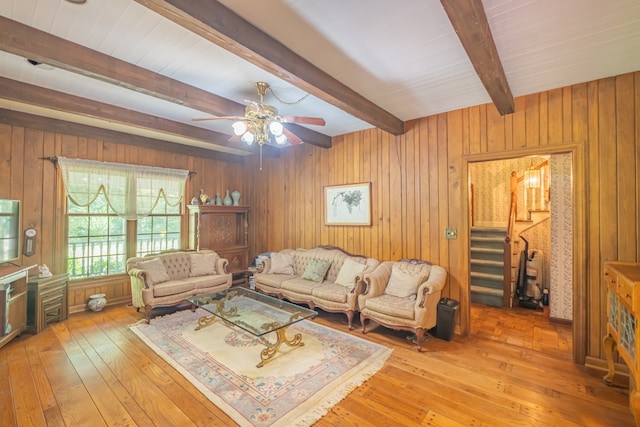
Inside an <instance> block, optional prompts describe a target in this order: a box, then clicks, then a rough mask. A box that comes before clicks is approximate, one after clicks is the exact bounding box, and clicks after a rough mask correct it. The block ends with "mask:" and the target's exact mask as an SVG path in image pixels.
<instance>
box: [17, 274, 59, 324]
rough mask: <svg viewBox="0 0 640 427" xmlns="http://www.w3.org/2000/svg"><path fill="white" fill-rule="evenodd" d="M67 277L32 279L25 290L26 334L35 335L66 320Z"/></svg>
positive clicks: (56, 276)
mask: <svg viewBox="0 0 640 427" xmlns="http://www.w3.org/2000/svg"><path fill="white" fill-rule="evenodd" d="M68 286H69V275H68V274H58V275H54V276H51V277H37V276H36V277H33V278H30V279H29V284H28V288H27V332H29V333H31V334H37V333H39V332H40V331H42V330H43V329H44V328H46V327H47V325H49V323H54V322H60V321H61V320H64V319H66V318H67V316H68V313H69V303H68Z"/></svg>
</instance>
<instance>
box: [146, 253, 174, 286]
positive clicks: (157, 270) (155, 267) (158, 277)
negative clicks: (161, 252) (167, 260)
mask: <svg viewBox="0 0 640 427" xmlns="http://www.w3.org/2000/svg"><path fill="white" fill-rule="evenodd" d="M138 268H139V269H141V270H144V271H145V272H147V277H148V278H149V279H150V280H151V283H152V284H153V285H157V284H159V283H163V282H167V281H169V280H171V278H170V277H169V275H168V274H167V270H165V268H164V264H163V263H162V261H161V260H160V258H151V259H149V260H147V261H140V262H139V263H138Z"/></svg>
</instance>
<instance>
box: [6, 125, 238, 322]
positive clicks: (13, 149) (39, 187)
mask: <svg viewBox="0 0 640 427" xmlns="http://www.w3.org/2000/svg"><path fill="white" fill-rule="evenodd" d="M54 156H63V157H69V158H82V159H88V160H99V161H105V162H117V163H129V164H137V165H145V166H159V167H166V168H176V169H188V170H190V171H193V172H195V174H194V175H192V177H191V178H190V179H189V180H187V192H186V194H185V198H186V199H187V201H190V200H191V198H192V197H193V195H198V194H199V192H200V188H203V189H204V190H205V191H207V192H208V193H209V194H210V195H211V194H214V195H215V193H216V192H220V193H222V192H223V191H225V190H226V189H227V188H229V189H230V190H234V189H238V190H240V191H242V190H243V176H242V165H241V163H240V164H238V163H229V162H224V161H219V160H212V159H202V158H198V157H194V156H191V155H186V154H179V153H173V152H167V151H162V150H156V149H151V148H143V147H138V146H132V145H128V144H126V143H114V142H109V141H104V140H97V139H91V138H87V137H79V136H72V135H67V134H61V133H54V132H46V131H42V130H37V129H31V128H25V127H22V126H12V125H6V124H0V183H1V184H0V198H11V199H18V200H21V201H22V228H23V229H24V228H27V226H28V225H29V224H34V226H35V228H36V230H37V232H38V234H37V239H36V252H35V254H34V255H33V256H31V257H26V256H22V258H21V259H20V260H18V261H17V262H18V263H19V264H21V265H32V264H47V265H48V266H49V267H50V268H51V270H52V271H53V272H54V273H60V272H63V271H66V266H65V265H64V263H63V262H62V261H63V256H64V252H65V251H66V247H65V246H64V245H63V244H61V243H63V236H64V233H65V231H64V230H65V229H66V220H65V217H64V209H65V207H64V197H63V194H64V193H63V192H62V191H58V190H61V186H62V183H61V181H60V182H59V181H58V178H57V176H58V175H59V174H56V171H55V166H54V164H53V163H52V162H50V161H48V160H43V159H42V158H43V157H54ZM187 231H188V221H187V220H186V216H185V220H184V221H183V233H182V235H183V247H187V246H188V243H187ZM31 273H32V274H37V271H35V270H34V271H32V272H31ZM70 288H71V289H70V292H69V307H70V311H72V312H73V311H78V310H84V309H85V308H86V303H87V300H88V297H89V295H91V294H95V293H105V294H106V296H107V300H108V301H109V302H110V303H116V302H123V301H130V300H131V287H130V283H129V277H128V276H126V275H121V276H116V277H112V278H109V279H91V280H82V281H73V282H72V284H71V286H70Z"/></svg>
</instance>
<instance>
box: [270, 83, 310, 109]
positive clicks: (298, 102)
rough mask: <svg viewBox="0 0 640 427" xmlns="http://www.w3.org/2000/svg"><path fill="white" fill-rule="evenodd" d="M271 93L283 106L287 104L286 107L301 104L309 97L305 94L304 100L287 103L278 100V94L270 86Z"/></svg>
mask: <svg viewBox="0 0 640 427" xmlns="http://www.w3.org/2000/svg"><path fill="white" fill-rule="evenodd" d="M269 92H271V95H273V97H274V98H275V99H277V100H278V101H279V102H280V103H281V104H285V105H296V104H300V103H301V102H302V101H304V100H305V99H307V97H308V96H309V94H308V93H307V94H305V95H304V96H303V97H302V98H300V99H298V100H297V101H294V102H287V101H283V100H282V99H280V98H278V95H276V93H275V92H274V91H273V89H272V88H271V86H269Z"/></svg>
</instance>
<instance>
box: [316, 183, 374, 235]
mask: <svg viewBox="0 0 640 427" xmlns="http://www.w3.org/2000/svg"><path fill="white" fill-rule="evenodd" d="M324 206H325V208H324V212H325V215H324V218H325V221H324V223H325V225H371V183H370V182H361V183H357V184H344V185H327V186H325V187H324Z"/></svg>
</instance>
